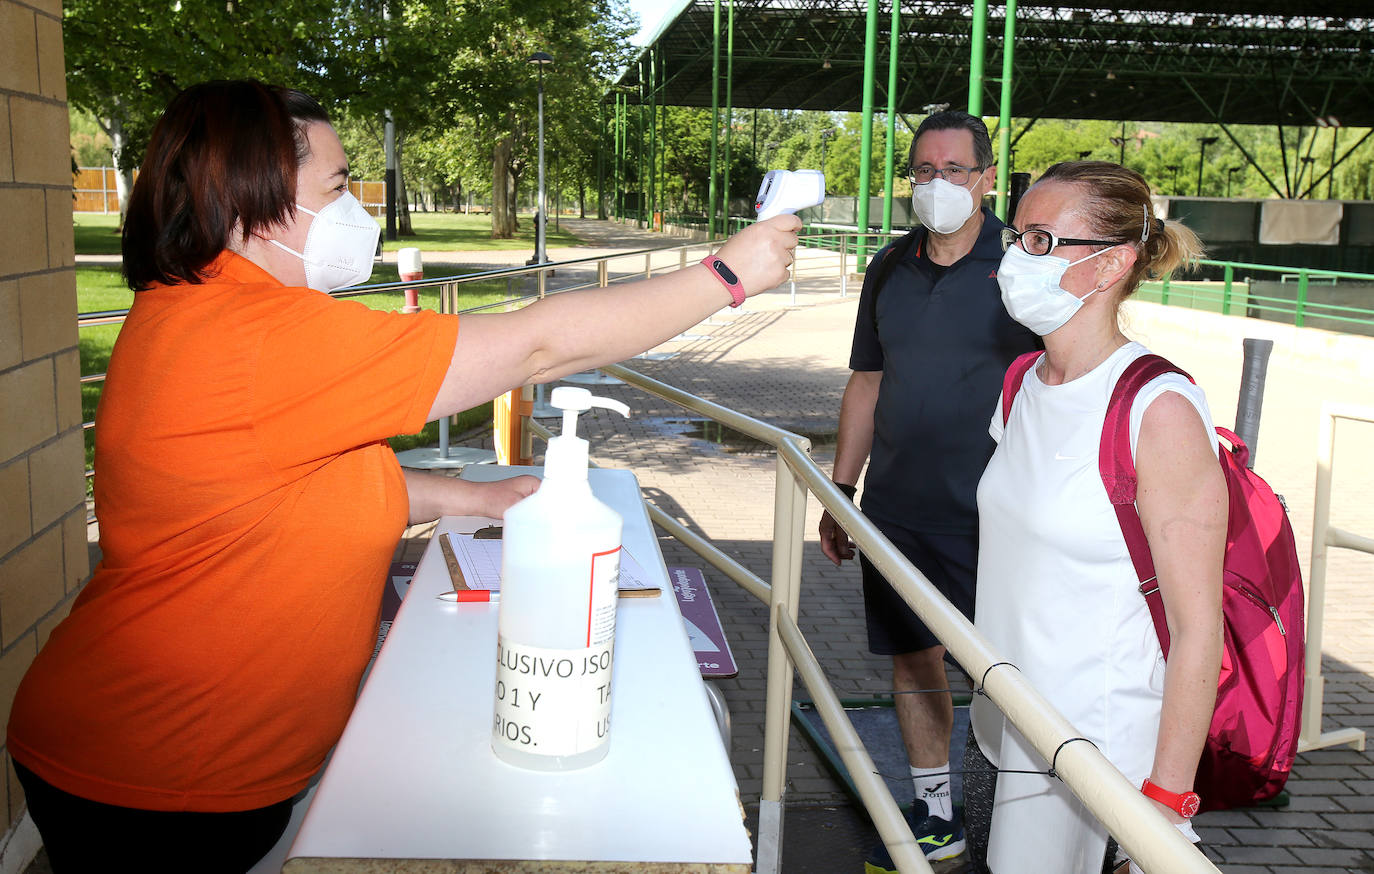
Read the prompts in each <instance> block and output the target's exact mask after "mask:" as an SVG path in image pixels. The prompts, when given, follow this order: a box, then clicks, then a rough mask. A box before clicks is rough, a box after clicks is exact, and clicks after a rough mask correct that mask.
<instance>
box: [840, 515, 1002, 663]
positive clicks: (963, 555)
mask: <svg viewBox="0 0 1374 874" xmlns="http://www.w3.org/2000/svg"><path fill="white" fill-rule="evenodd" d="M874 524H875V525H877V526H878V530H880V531H882V532H883V534H884V535H885V536H886V537H887V539H888V540H890V541H892V545H893V546H895V547H897V549H898V551H900V552H901V553H902V555H904V556H906V558H907V561H910V562H911V563H912V564H913V565H915V566H916V569H917V570H918V571H920V572H921V573H923V574H925V576H926V579H928V580H930V582H931V584H932V585H934V586H935V588H936V589H937V590H939V592H940V594H942V595H944V596H945V598H947V599H948V600H949V602H950V603H951V604H953V605H954V606H955V607H956V608H958V610H959V612H961V613H963V614H964V615H965V616H967V617H968V618H969V620H970V621H972V619H973V595H974V590H975V581H976V579H977V576H978V535H977V533H971V534H929V533H925V532H921V531H908V530H907V529H905V528H902V527H900V526H896V525H887V524H884V523H882V522H878V521H876V520H874ZM859 566H860V567H861V568H862V569H863V581H864V617H865V619H866V620H867V623H868V650H869V652H872V653H874V654H876V655H901V654H903V653H909V652H917V651H919V650H923V649H930V648H931V647H933V646H939V645H940V641H939V640H938V639H937V638H936V637H935V635H934V634H932V633H931V632H930V629H929V628H926V626H925V623H924V622H922V621H921V620H920V619H918V618H917V616H916V613H915V611H913V610H912V609H911V608H910V607H908V606H907V603H906V601H903V600H902V597H901V595H898V594H897V592H896V590H894V589H893V588H892V586H890V585H888V582H887V580H886V579H884V578H883V575H882V574H880V573H878V569H877V568H875V567H874V566H873V564H872V563H871V562H870V561H869V560H868V559H867V558H865V557H864V556H863V555H862V554H861V555H860V556H859Z"/></svg>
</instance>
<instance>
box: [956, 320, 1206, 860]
mask: <svg viewBox="0 0 1374 874" xmlns="http://www.w3.org/2000/svg"><path fill="white" fill-rule="evenodd" d="M1147 354H1149V350H1147V349H1146V348H1145V347H1144V346H1141V345H1140V344H1139V343H1134V342H1132V343H1127V344H1126V345H1125V346H1122V347H1121V348H1120V349H1117V350H1116V351H1115V352H1113V353H1112V355H1111V356H1110V357H1109V358H1107V360H1106V361H1104V362H1102V363H1101V364H1100V365H1098V366H1097V367H1096V368H1094V369H1093V370H1092V371H1090V372H1089V373H1087V374H1084V375H1083V376H1081V377H1079V378H1077V379H1075V380H1072V381H1070V382H1067V383H1064V384H1062V385H1053V386H1052V385H1046V384H1045V383H1043V382H1041V380H1040V377H1039V375H1038V369H1039V368H1038V366H1037V367H1036V368H1032V369H1031V370H1030V372H1028V373H1027V374H1026V377H1025V380H1024V381H1023V382H1022V386H1021V390H1020V392H1019V393H1018V394H1017V396H1016V399H1015V401H1014V402H1013V403H1012V409H1011V417H1010V419H1009V420H1008V422H1007V425H1006V428H1005V429H1003V427H1002V409H1001V402H1000V401H999V402H998V408H997V411H996V412H995V413H994V414H993V417H992V424H991V427H990V428H989V431H990V432H991V434H992V436H993V439H994V440H996V441H997V451H996V452H995V453H994V454H993V456H992V460H991V461H990V462H989V463H988V466H987V469H986V471H985V472H984V473H983V478H982V480H981V481H980V483H979V485H978V519H979V549H978V597H977V607H976V612H975V620H974V624H975V625H976V626H977V628H978V630H979V631H980V632H981V633H982V634H983V635H985V636H986V637H987V639H988V640H989V642H990V643H991V644H992V646H993V649H994V650H995V652H997V653H998V654H999V655H1000V656H1001V657H1002V658H1003V659H1006V660H1007V661H1010V662H1011V663H1012V664H1014V665H1016V666H1017V668H1018V669H1019V670H1020V672H1021V674H1022V675H1023V676H1024V677H1025V678H1026V679H1027V680H1029V681H1030V682H1031V683H1032V684H1033V685H1034V686H1035V688H1036V689H1037V690H1039V691H1040V693H1041V694H1042V695H1044V696H1045V697H1046V698H1047V699H1049V701H1050V702H1051V703H1052V704H1053V705H1054V706H1055V707H1056V708H1057V709H1058V710H1059V712H1060V713H1062V714H1063V715H1064V716H1065V717H1066V718H1067V719H1068V720H1069V722H1071V723H1073V725H1074V726H1075V728H1076V729H1077V732H1078V734H1079V735H1081V736H1082V737H1085V738H1088V739H1089V740H1091V741H1092V742H1093V743H1095V744H1096V745H1097V746H1098V748H1099V749H1100V750H1101V751H1102V753H1103V755H1105V756H1106V757H1107V758H1108V759H1109V760H1110V761H1111V762H1112V764H1114V765H1116V767H1117V768H1118V769H1120V770H1121V772H1122V773H1123V774H1124V775H1125V776H1126V779H1127V780H1129V781H1131V782H1132V783H1134V784H1136V785H1139V784H1140V783H1141V782H1142V781H1143V780H1144V779H1145V778H1146V777H1148V776H1149V774H1150V770H1151V767H1152V765H1153V763H1154V753H1155V740H1156V736H1157V735H1158V731H1159V717H1160V707H1161V702H1162V700H1163V692H1164V657H1163V654H1162V652H1161V651H1160V647H1159V639H1158V638H1157V637H1156V635H1155V629H1154V623H1153V622H1152V621H1151V619H1150V611H1149V608H1148V607H1147V606H1146V604H1145V599H1144V597H1142V596H1141V594H1140V592H1139V591H1138V587H1139V581H1138V579H1137V578H1136V575H1135V568H1134V566H1133V565H1132V564H1131V557H1130V553H1129V551H1128V550H1127V548H1126V541H1125V538H1124V537H1123V536H1122V534H1121V527H1120V525H1119V524H1118V522H1117V518H1116V513H1115V512H1114V511H1113V510H1112V506H1111V502H1110V501H1108V500H1107V493H1106V490H1105V488H1104V487H1103V485H1102V477H1101V474H1100V473H1099V471H1098V447H1099V444H1100V441H1101V439H1102V424H1103V421H1104V419H1105V418H1106V414H1107V403H1108V401H1109V400H1110V398H1111V393H1112V389H1113V388H1114V387H1115V385H1116V381H1117V378H1118V377H1119V376H1120V375H1121V373H1122V372H1123V371H1124V370H1125V369H1126V367H1127V366H1128V365H1129V364H1130V363H1131V362H1132V361H1134V360H1136V359H1137V358H1139V357H1140V356H1142V355H1147ZM1166 391H1173V392H1177V393H1179V394H1181V395H1183V396H1184V397H1185V398H1187V399H1188V400H1189V401H1190V402H1192V404H1193V406H1194V407H1195V408H1196V409H1197V412H1198V416H1199V417H1200V421H1199V425H1200V426H1202V427H1205V428H1206V434H1207V435H1208V439H1209V440H1211V441H1212V443H1213V445H1216V436H1215V432H1214V431H1213V430H1212V417H1211V413H1210V412H1209V411H1208V408H1207V400H1206V397H1205V395H1204V394H1203V392H1202V390H1201V389H1200V388H1198V387H1197V386H1195V385H1193V384H1192V383H1191V382H1189V381H1188V380H1187V379H1185V378H1184V377H1182V376H1180V375H1178V374H1166V375H1165V376H1161V377H1159V378H1157V379H1155V380H1152V381H1151V382H1149V383H1148V384H1147V385H1146V386H1145V387H1144V388H1142V389H1141V391H1140V393H1139V394H1138V395H1137V396H1136V400H1135V403H1134V405H1133V407H1132V410H1131V454H1132V456H1133V457H1134V454H1135V448H1136V440H1137V437H1138V435H1139V432H1140V422H1141V419H1142V418H1143V417H1144V414H1145V410H1146V409H1147V408H1148V407H1149V405H1150V403H1152V402H1153V401H1154V400H1155V398H1157V397H1159V396H1160V395H1161V394H1163V393H1164V392H1166ZM971 722H972V727H973V732H974V736H975V737H976V739H977V742H978V745H979V747H980V748H981V749H982V751H983V754H984V755H986V756H987V758H988V760H989V761H991V762H992V763H993V764H994V765H997V766H999V767H1000V768H1003V769H1012V770H1036V771H1044V770H1046V769H1047V768H1048V767H1049V763H1048V762H1046V761H1045V760H1044V758H1042V757H1041V756H1040V755H1039V754H1037V753H1036V752H1035V751H1034V750H1033V749H1032V748H1031V747H1030V745H1029V744H1028V743H1027V742H1026V741H1025V739H1024V738H1022V737H1021V734H1020V732H1018V731H1016V729H1015V728H1014V727H1013V726H1012V725H1011V724H1010V723H1009V722H1007V721H1006V720H1005V718H1004V717H1003V716H1002V713H1001V711H999V710H998V709H997V707H996V706H995V705H993V704H992V703H991V702H990V701H988V700H987V699H986V698H983V697H982V696H975V697H974V701H973V705H972V712H971ZM1105 851H1106V832H1105V830H1104V829H1103V828H1102V826H1101V825H1100V824H1098V823H1097V821H1096V820H1095V819H1093V817H1092V816H1091V814H1089V813H1088V812H1087V810H1086V809H1085V808H1083V807H1082V806H1081V805H1080V804H1079V803H1078V801H1077V799H1076V798H1074V796H1073V794H1072V792H1070V791H1069V789H1068V787H1067V786H1065V785H1064V784H1063V783H1062V782H1060V781H1059V780H1058V779H1054V778H1050V777H1048V776H1045V775H1043V774H1040V775H1022V774H1002V775H1000V776H999V778H998V782H997V791H996V796H995V802H994V807H993V823H992V835H991V839H990V844H989V848H988V865H989V868H990V869H991V871H992V872H993V874H1018V872H1043V871H1054V872H1062V874H1077V872H1081V874H1099V872H1100V871H1101V868H1102V857H1103V854H1104V853H1105Z"/></svg>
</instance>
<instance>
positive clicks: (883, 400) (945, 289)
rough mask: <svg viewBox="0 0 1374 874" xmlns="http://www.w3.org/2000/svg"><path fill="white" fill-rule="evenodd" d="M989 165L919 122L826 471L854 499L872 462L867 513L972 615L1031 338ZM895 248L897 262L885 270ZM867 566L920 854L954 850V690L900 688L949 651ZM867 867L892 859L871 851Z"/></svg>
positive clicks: (845, 541) (836, 546) (826, 539)
mask: <svg viewBox="0 0 1374 874" xmlns="http://www.w3.org/2000/svg"><path fill="white" fill-rule="evenodd" d="M993 160H994V159H993V154H992V142H991V140H990V139H989V137H988V130H987V127H986V126H985V125H984V124H983V122H982V120H981V119H978V118H976V117H974V116H971V115H969V114H968V113H964V112H941V113H937V114H935V115H932V116H930V117H928V118H927V119H926V120H925V121H924V122H922V123H921V126H920V127H919V128H918V129H917V131H916V139H915V141H914V142H913V143H912V146H911V156H910V169H909V171H908V172H909V174H910V177H911V182H912V191H913V196H912V201H913V206H914V208H915V211H916V215H917V217H918V218H919V219H920V220H921V224H922V225H923V227H920V228H917V229H916V230H914V231H912V232H911V234H909V235H908V236H907V237H906V238H903V240H899V241H897V242H896V243H894V244H892V245H890V246H888V247H886V248H884V249H883V250H881V251H880V252H878V254H877V255H875V256H874V258H873V261H872V262H871V263H870V264H869V265H868V270H867V272H866V273H865V280H864V287H863V293H862V294H861V296H860V297H859V307H858V313H857V315H856V317H855V323H854V342H853V347H852V350H851V352H850V357H849V367H850V369H851V370H852V371H853V373H852V374H850V377H849V383H848V385H847V386H846V387H845V391H844V399H843V401H842V402H841V405H840V422H839V438H838V445H837V447H836V450H835V469H834V472H833V478H834V481H835V482H836V483H837V484H839V485H840V486H841V487H842V488H844V489H845V490H846V491H848V492H850V494H851V497H852V495H853V492H854V489H855V484H856V483H858V481H859V474H860V472H861V471H862V470H863V466H864V462H865V460H867V461H868V475H867V477H866V478H865V479H864V493H863V500H862V503H861V506H862V509H863V512H864V514H865V515H866V516H868V518H869V519H871V520H872V521H873V523H874V524H875V525H876V526H877V527H878V529H879V530H881V531H882V532H883V534H884V535H886V536H887V538H888V539H889V540H891V541H892V543H893V544H894V545H895V546H896V547H897V548H898V549H900V550H901V551H902V553H903V554H904V555H905V556H906V557H907V558H908V559H909V560H910V561H911V563H912V564H913V565H915V566H916V567H917V568H918V569H919V570H920V571H921V573H923V574H924V575H925V576H926V578H927V579H929V580H930V581H931V583H933V584H934V585H935V587H936V588H938V589H939V590H940V591H941V592H942V593H943V594H944V595H945V597H946V598H948V599H949V600H950V602H951V603H953V604H954V605H955V606H956V607H958V608H959V609H960V610H961V611H963V613H964V615H966V616H968V617H969V619H972V618H973V595H974V576H975V570H976V569H977V566H978V555H977V550H978V509H977V506H976V501H975V498H974V493H975V491H976V489H977V487H978V479H979V477H981V476H982V474H983V468H984V467H985V466H986V465H987V462H988V459H989V458H990V457H991V456H992V451H993V448H994V444H993V441H992V438H991V437H990V436H989V435H988V421H989V420H990V418H991V417H992V413H993V411H994V410H995V409H996V406H997V396H998V392H999V391H1000V390H1001V385H1002V374H1003V373H1004V372H1005V371H1006V369H1007V367H1008V365H1010V364H1011V362H1012V359H1014V358H1015V357H1016V356H1017V355H1019V354H1021V353H1022V352H1027V351H1030V350H1031V349H1034V348H1037V347H1038V338H1037V337H1036V336H1035V334H1033V333H1031V332H1030V331H1028V330H1027V329H1025V328H1024V327H1022V326H1021V325H1019V324H1017V323H1016V322H1015V321H1013V320H1012V319H1011V317H1010V316H1008V315H1007V313H1006V310H1005V309H1004V308H1003V306H1002V297H1001V292H1000V290H999V289H998V287H997V279H996V271H997V266H998V264H999V263H1000V262H1001V260H1002V244H1001V237H1000V232H1001V230H1002V227H1003V225H1002V222H1000V221H999V220H998V219H997V217H996V216H995V215H993V214H992V212H990V211H989V210H987V209H984V208H980V206H979V205H980V204H981V202H982V199H983V196H984V195H985V194H987V193H989V192H990V191H992V190H993V186H994V183H995V181H996V169H995V167H994V164H993ZM904 243H905V245H903V244H904ZM888 257H893V258H896V259H897V260H896V261H895V262H893V263H891V264H884V261H885V259H886V258H888ZM882 275H885V276H886V280H885V281H883V282H881V288H879V287H876V286H878V284H879V283H878V282H877V281H875V280H876V279H877V277H879V276H882ZM820 535H821V548H822V550H823V551H824V552H825V554H826V556H827V557H828V558H830V560H831V561H833V562H835V563H836V564H837V565H838V564H839V563H840V562H841V561H842V560H844V559H848V558H852V557H853V555H854V548H853V544H852V542H851V541H850V540H849V538H848V536H847V535H846V534H845V532H844V531H843V530H842V529H841V528H840V527H839V526H838V525H836V524H835V520H834V519H833V518H832V517H831V516H830V514H829V513H826V514H825V515H824V516H823V517H822V518H821V524H820ZM860 565H861V567H862V569H863V588H864V608H865V613H866V614H867V620H868V644H869V649H870V650H871V651H872V652H874V653H877V654H881V655H890V656H892V661H893V688H894V690H895V692H896V693H897V694H896V696H895V699H896V701H895V703H896V711H897V721H898V724H899V725H900V727H901V732H902V740H903V743H904V744H905V746H906V751H907V756H908V758H909V759H910V765H911V775H912V779H913V781H914V782H915V785H916V802H915V804H914V805H913V809H912V812H911V815H910V817H909V819H910V822H911V827H912V832H913V834H914V835H915V836H916V840H917V842H918V843H919V844H920V846H921V848H922V849H923V850H924V851H925V854H926V857H927V858H929V859H932V860H935V859H948V858H953V857H954V856H957V855H959V853H961V852H963V849H964V836H963V826H962V823H961V822H960V821H959V817H958V816H957V815H956V814H955V812H954V809H953V806H952V803H951V802H952V799H951V795H950V783H949V780H950V775H949V770H950V768H949V762H950V749H949V747H950V734H951V731H952V727H953V720H954V710H953V705H952V702H951V699H950V695H949V693H948V692H945V693H939V694H931V693H925V694H903V693H907V692H914V691H915V690H921V689H946V688H947V687H948V682H947V681H946V678H945V668H944V654H945V648H944V646H943V645H942V644H941V643H940V642H939V640H937V639H936V638H935V636H934V635H933V634H931V633H930V631H929V630H928V629H927V628H926V627H925V625H924V624H923V623H922V622H921V621H920V619H918V618H917V617H916V614H915V613H914V612H913V611H912V610H911V608H910V607H908V606H907V604H906V602H905V601H903V600H902V599H901V597H900V596H899V595H897V593H896V592H895V591H893V589H892V587H891V586H889V585H888V583H887V582H886V580H884V579H883V577H882V575H881V574H879V573H878V572H877V570H876V569H875V568H874V567H873V565H872V564H870V563H869V562H868V560H867V559H865V558H864V557H863V556H860ZM865 870H866V871H868V872H869V874H877V872H886V871H894V872H895V870H896V866H895V865H893V863H892V860H891V858H890V857H889V856H888V854H887V852H886V850H885V849H884V848H883V847H881V845H880V846H879V847H878V848H877V849H876V850H875V851H874V855H873V856H872V857H870V859H869V860H868V863H867V865H866V867H865Z"/></svg>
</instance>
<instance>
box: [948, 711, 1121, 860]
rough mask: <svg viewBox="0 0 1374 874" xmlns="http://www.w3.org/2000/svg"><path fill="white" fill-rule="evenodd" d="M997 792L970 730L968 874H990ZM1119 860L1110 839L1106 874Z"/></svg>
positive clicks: (966, 791) (966, 811)
mask: <svg viewBox="0 0 1374 874" xmlns="http://www.w3.org/2000/svg"><path fill="white" fill-rule="evenodd" d="M996 791H997V771H996V769H994V768H993V767H992V762H989V761H988V760H987V757H986V756H984V755H983V751H982V750H981V749H980V748H979V747H978V741H977V740H975V739H974V737H973V732H972V731H971V730H970V732H969V738H968V743H966V744H964V841H965V844H964V846H965V849H966V851H967V852H968V868H967V872H968V874H987V870H988V835H989V834H991V833H992V801H993V795H994V793H995V792H996ZM1115 860H1116V841H1114V840H1112V839H1111V837H1110V836H1109V837H1108V838H1107V853H1106V857H1105V858H1104V859H1103V860H1102V871H1103V874H1110V872H1111V871H1112V870H1113V865H1112V863H1113V862H1114V861H1115Z"/></svg>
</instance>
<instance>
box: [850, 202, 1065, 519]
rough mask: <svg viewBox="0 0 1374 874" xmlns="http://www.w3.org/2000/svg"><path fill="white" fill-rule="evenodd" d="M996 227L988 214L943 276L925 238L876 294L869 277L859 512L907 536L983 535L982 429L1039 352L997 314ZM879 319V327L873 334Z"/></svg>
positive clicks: (855, 351)
mask: <svg viewBox="0 0 1374 874" xmlns="http://www.w3.org/2000/svg"><path fill="white" fill-rule="evenodd" d="M1002 227H1003V225H1002V222H1001V221H999V220H998V219H997V216H995V215H993V213H992V212H991V211H990V210H988V209H987V208H984V209H983V227H982V230H981V231H980V232H979V234H978V240H977V242H975V243H974V246H973V249H972V250H971V251H970V252H969V254H967V255H965V256H964V257H963V258H961V259H960V260H959V261H957V262H955V263H954V264H951V265H949V267H947V268H945V269H943V271H942V270H941V269H940V267H939V265H936V264H934V263H933V262H931V261H930V260H929V259H928V258H927V257H926V256H925V252H924V249H925V237H926V235H927V231H926V230H925V229H924V228H917V229H916V230H914V231H912V233H913V234H917V235H919V236H918V238H917V241H916V245H914V246H913V247H912V248H911V249H910V250H909V251H908V253H907V255H906V257H905V258H904V259H903V260H902V261H901V262H899V263H897V264H895V265H893V269H892V271H891V273H890V274H889V276H888V279H887V282H886V283H885V285H884V288H883V290H882V292H881V293H880V294H878V295H876V300H877V318H876V320H875V319H874V299H875V295H874V289H873V287H872V285H873V283H872V282H871V280H872V278H873V277H874V276H876V275H877V272H878V264H879V262H880V261H881V260H882V258H883V256H884V255H885V254H886V252H887V248H891V246H889V247H887V248H885V249H883V250H881V251H879V252H878V254H877V255H875V256H874V258H873V261H872V262H870V263H869V265H868V271H867V272H866V273H865V274H864V287H863V292H862V293H861V294H860V297H859V309H858V314H857V315H856V317H855V322H854V344H853V347H852V349H851V351H850V355H849V367H850V369H851V370H860V371H875V370H880V371H882V374H883V375H882V380H881V382H880V383H879V387H878V403H877V408H876V409H875V410H874V416H873V448H872V451H871V453H870V455H869V461H868V474H867V477H866V478H865V479H864V494H863V511H864V513H865V514H866V515H868V516H869V517H870V518H872V519H873V520H875V521H878V522H887V523H890V524H895V525H900V526H902V527H904V528H907V529H910V530H913V531H925V532H931V533H946V534H968V533H973V532H975V531H977V530H978V507H977V502H976V499H975V492H976V491H977V488H978V480H979V478H980V477H982V475H983V468H984V467H985V466H986V465H987V463H988V459H989V458H991V457H992V451H993V448H994V443H993V440H992V438H991V437H990V436H989V435H988V422H989V420H990V419H991V418H992V414H993V411H994V410H995V409H996V408H997V398H998V395H999V393H1000V392H1001V390H1002V375H1003V374H1004V373H1005V372H1006V369H1007V367H1008V366H1010V365H1011V362H1012V359H1014V358H1016V356H1017V355H1020V354H1021V353H1023V352H1029V351H1030V350H1032V349H1038V348H1042V344H1041V342H1040V338H1039V337H1037V336H1036V335H1035V334H1034V333H1033V332H1031V331H1030V330H1028V329H1027V328H1025V327H1023V326H1022V325H1020V324H1019V323H1017V322H1015V321H1014V320H1013V319H1012V318H1011V317H1010V316H1008V315H1007V311H1006V308H1005V307H1003V306H1002V295H1001V291H1000V290H999V289H998V287H997V267H998V265H999V264H1000V263H1001V261H1002V242H1001V230H1002ZM875 322H876V330H875V327H874V326H875Z"/></svg>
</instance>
